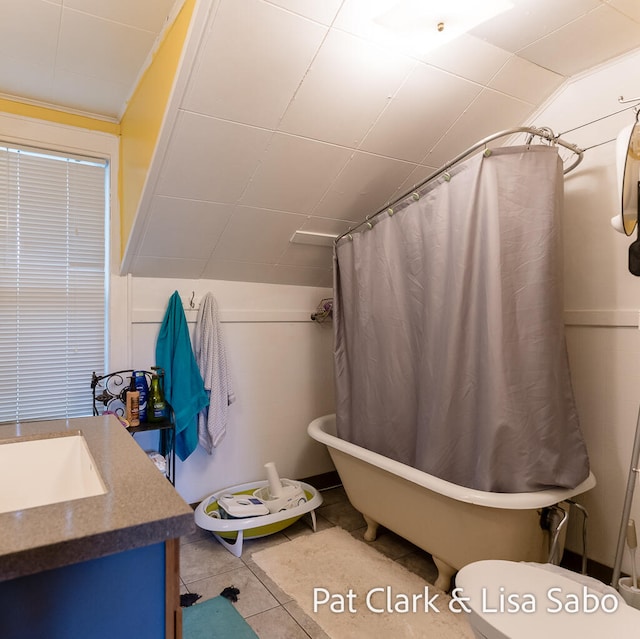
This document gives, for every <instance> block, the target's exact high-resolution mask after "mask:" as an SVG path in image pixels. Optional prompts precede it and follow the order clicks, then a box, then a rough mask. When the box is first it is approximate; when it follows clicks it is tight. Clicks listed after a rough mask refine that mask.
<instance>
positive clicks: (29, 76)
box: [0, 36, 82, 102]
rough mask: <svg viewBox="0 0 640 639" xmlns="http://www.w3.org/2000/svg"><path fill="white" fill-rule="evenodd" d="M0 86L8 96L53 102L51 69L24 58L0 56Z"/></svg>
mask: <svg viewBox="0 0 640 639" xmlns="http://www.w3.org/2000/svg"><path fill="white" fill-rule="evenodd" d="M0 39H1V36H0ZM0 86H1V87H2V92H3V93H4V94H6V95H9V96H18V97H21V98H26V99H29V100H44V99H46V101H47V102H52V101H53V100H52V92H51V89H52V86H53V72H52V70H51V68H50V67H49V66H41V65H39V64H34V63H33V62H29V60H25V59H24V58H14V57H12V56H8V55H3V56H2V64H0ZM81 90H82V89H81Z"/></svg>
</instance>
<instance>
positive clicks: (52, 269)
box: [0, 142, 109, 422]
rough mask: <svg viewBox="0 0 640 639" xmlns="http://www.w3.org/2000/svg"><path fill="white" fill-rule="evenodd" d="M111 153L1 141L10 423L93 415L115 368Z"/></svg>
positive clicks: (1, 338) (2, 356) (1, 361)
mask: <svg viewBox="0 0 640 639" xmlns="http://www.w3.org/2000/svg"><path fill="white" fill-rule="evenodd" d="M107 169H108V165H107V162H106V161H105V160H101V159H95V158H87V157H80V156H71V155H69V154H60V153H57V152H53V151H46V150H39V149H32V148H28V147H19V146H17V145H10V144H3V143H2V142H0V227H1V228H0V422H3V421H24V420H29V419H49V418H60V417H74V416H80V415H90V414H91V392H90V380H91V373H92V371H94V370H95V371H102V370H104V369H105V352H106V334H107V326H106V319H105V318H106V317H107V308H106V301H107V295H106V291H107V290H108V251H107V246H108V243H107V239H106V238H108V232H107V231H108V227H107V220H108V215H107V210H108V208H107V207H108V195H107V194H108V192H109V188H108V179H109V178H108V176H109V172H108V170H107Z"/></svg>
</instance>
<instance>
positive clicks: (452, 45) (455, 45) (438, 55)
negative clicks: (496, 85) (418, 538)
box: [420, 34, 511, 84]
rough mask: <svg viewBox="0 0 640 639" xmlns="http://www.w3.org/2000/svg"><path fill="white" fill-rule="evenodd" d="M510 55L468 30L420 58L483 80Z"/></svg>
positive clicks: (464, 75)
mask: <svg viewBox="0 0 640 639" xmlns="http://www.w3.org/2000/svg"><path fill="white" fill-rule="evenodd" d="M510 57H511V55H510V53H509V52H508V51H505V50H504V49H501V48H500V47H497V46H495V45H493V44H491V43H490V42H486V41H485V40H482V39H480V38H477V37H475V36H472V35H469V34H463V35H461V36H460V37H459V38H456V39H455V40H453V41H451V42H447V44H445V45H444V46H442V47H438V48H437V49H433V50H431V51H429V52H427V53H425V54H424V55H422V56H420V59H421V60H423V61H424V62H426V63H427V64H430V65H433V66H434V67H438V68H439V69H442V70H443V71H449V72H450V73H454V74H455V75H459V76H460V77H461V78H465V79H467V80H472V81H473V82H477V83H479V84H486V83H487V82H488V81H489V80H491V78H492V77H493V76H494V75H495V74H496V73H497V72H498V70H499V69H500V68H501V67H502V66H503V65H504V64H505V62H506V61H507V60H508V59H509V58H510Z"/></svg>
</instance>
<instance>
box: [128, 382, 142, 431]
mask: <svg viewBox="0 0 640 639" xmlns="http://www.w3.org/2000/svg"><path fill="white" fill-rule="evenodd" d="M130 380H131V381H130V383H129V388H128V389H127V395H126V404H125V419H126V420H127V421H128V422H129V426H140V392H139V391H138V389H137V388H136V382H135V380H134V378H133V377H131V378H130Z"/></svg>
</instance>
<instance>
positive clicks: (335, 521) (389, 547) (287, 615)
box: [180, 487, 436, 639]
mask: <svg viewBox="0 0 640 639" xmlns="http://www.w3.org/2000/svg"><path fill="white" fill-rule="evenodd" d="M322 497H323V504H322V506H321V507H320V508H318V509H317V510H316V517H317V529H318V530H324V529H326V528H331V527H332V526H340V527H342V528H344V529H345V530H348V531H349V532H351V534H352V535H353V536H354V537H355V538H356V539H362V536H363V534H364V531H365V530H366V525H365V523H364V519H363V518H362V516H361V515H360V513H358V512H357V511H356V510H355V509H354V508H353V507H352V506H351V504H350V503H349V501H348V500H347V497H346V495H345V493H344V490H343V489H342V488H341V487H338V488H332V489H329V490H326V491H322ZM308 534H313V531H312V529H311V519H310V516H309V515H305V516H304V517H303V518H302V519H300V520H298V521H297V522H296V523H295V524H293V525H292V526H289V527H288V528H285V530H283V531H282V532H280V533H276V534H275V535H271V536H269V537H262V538H260V539H254V540H248V541H245V542H244V547H243V552H242V557H240V558H238V557H234V556H233V555H232V554H231V553H230V552H229V551H228V550H226V549H225V548H223V547H222V546H221V545H220V544H219V543H218V542H217V541H216V539H215V538H214V537H213V535H212V534H211V533H209V532H208V531H205V530H201V529H198V530H197V531H196V532H195V533H193V534H192V535H190V536H187V537H183V538H182V540H181V546H180V579H181V592H182V593H186V592H192V593H198V594H199V595H202V599H200V601H204V600H205V599H210V598H211V597H215V596H217V595H219V594H220V593H221V592H222V590H224V589H225V588H226V587H227V586H235V587H236V588H238V589H239V590H240V594H239V595H238V601H237V603H236V604H235V606H236V609H237V610H238V612H239V613H240V614H241V615H242V616H243V617H244V618H245V619H246V621H247V623H248V624H249V625H250V626H251V627H252V628H253V630H254V632H255V633H256V634H257V635H258V636H259V637H260V639H308V638H309V637H311V638H312V639H328V638H327V635H326V634H325V633H324V632H323V631H322V630H321V629H320V627H319V626H318V625H317V624H316V623H315V622H314V621H313V620H312V619H310V618H309V617H308V616H307V615H306V614H305V613H304V612H303V611H302V610H301V609H300V607H299V606H298V605H297V604H296V603H295V601H293V600H292V599H291V598H290V597H289V596H288V595H286V594H285V593H284V592H283V591H282V590H280V588H278V587H277V586H276V585H275V584H274V583H273V582H272V581H271V580H270V579H269V578H268V577H267V576H266V575H265V573H264V572H263V571H262V570H261V569H260V568H258V566H257V565H256V564H255V563H254V562H253V561H252V560H251V555H252V554H253V553H254V552H256V551H258V550H262V549H264V548H266V547H268V546H270V545H273V544H280V543H283V542H285V541H287V540H289V539H293V538H295V537H298V536H300V535H308ZM362 543H367V542H365V541H363V542H362ZM372 545H373V546H374V547H375V548H376V549H377V550H378V551H380V552H381V553H383V554H384V555H386V556H388V557H390V558H391V559H394V560H395V561H397V562H398V563H399V564H402V565H403V566H404V567H405V568H407V569H408V570H411V571H412V572H414V573H416V574H418V575H420V576H421V577H422V578H423V579H425V581H428V582H430V583H433V581H434V580H435V578H436V568H435V566H434V565H433V562H432V561H431V557H430V556H429V555H428V554H427V553H425V552H424V551H422V550H420V549H419V548H416V547H415V546H414V545H413V544H410V543H409V542H408V541H406V540H404V539H402V538H401V537H398V536H397V535H395V534H394V533H392V532H389V531H386V530H384V529H382V528H381V529H380V531H379V535H378V539H376V541H375V542H373V544H372Z"/></svg>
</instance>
